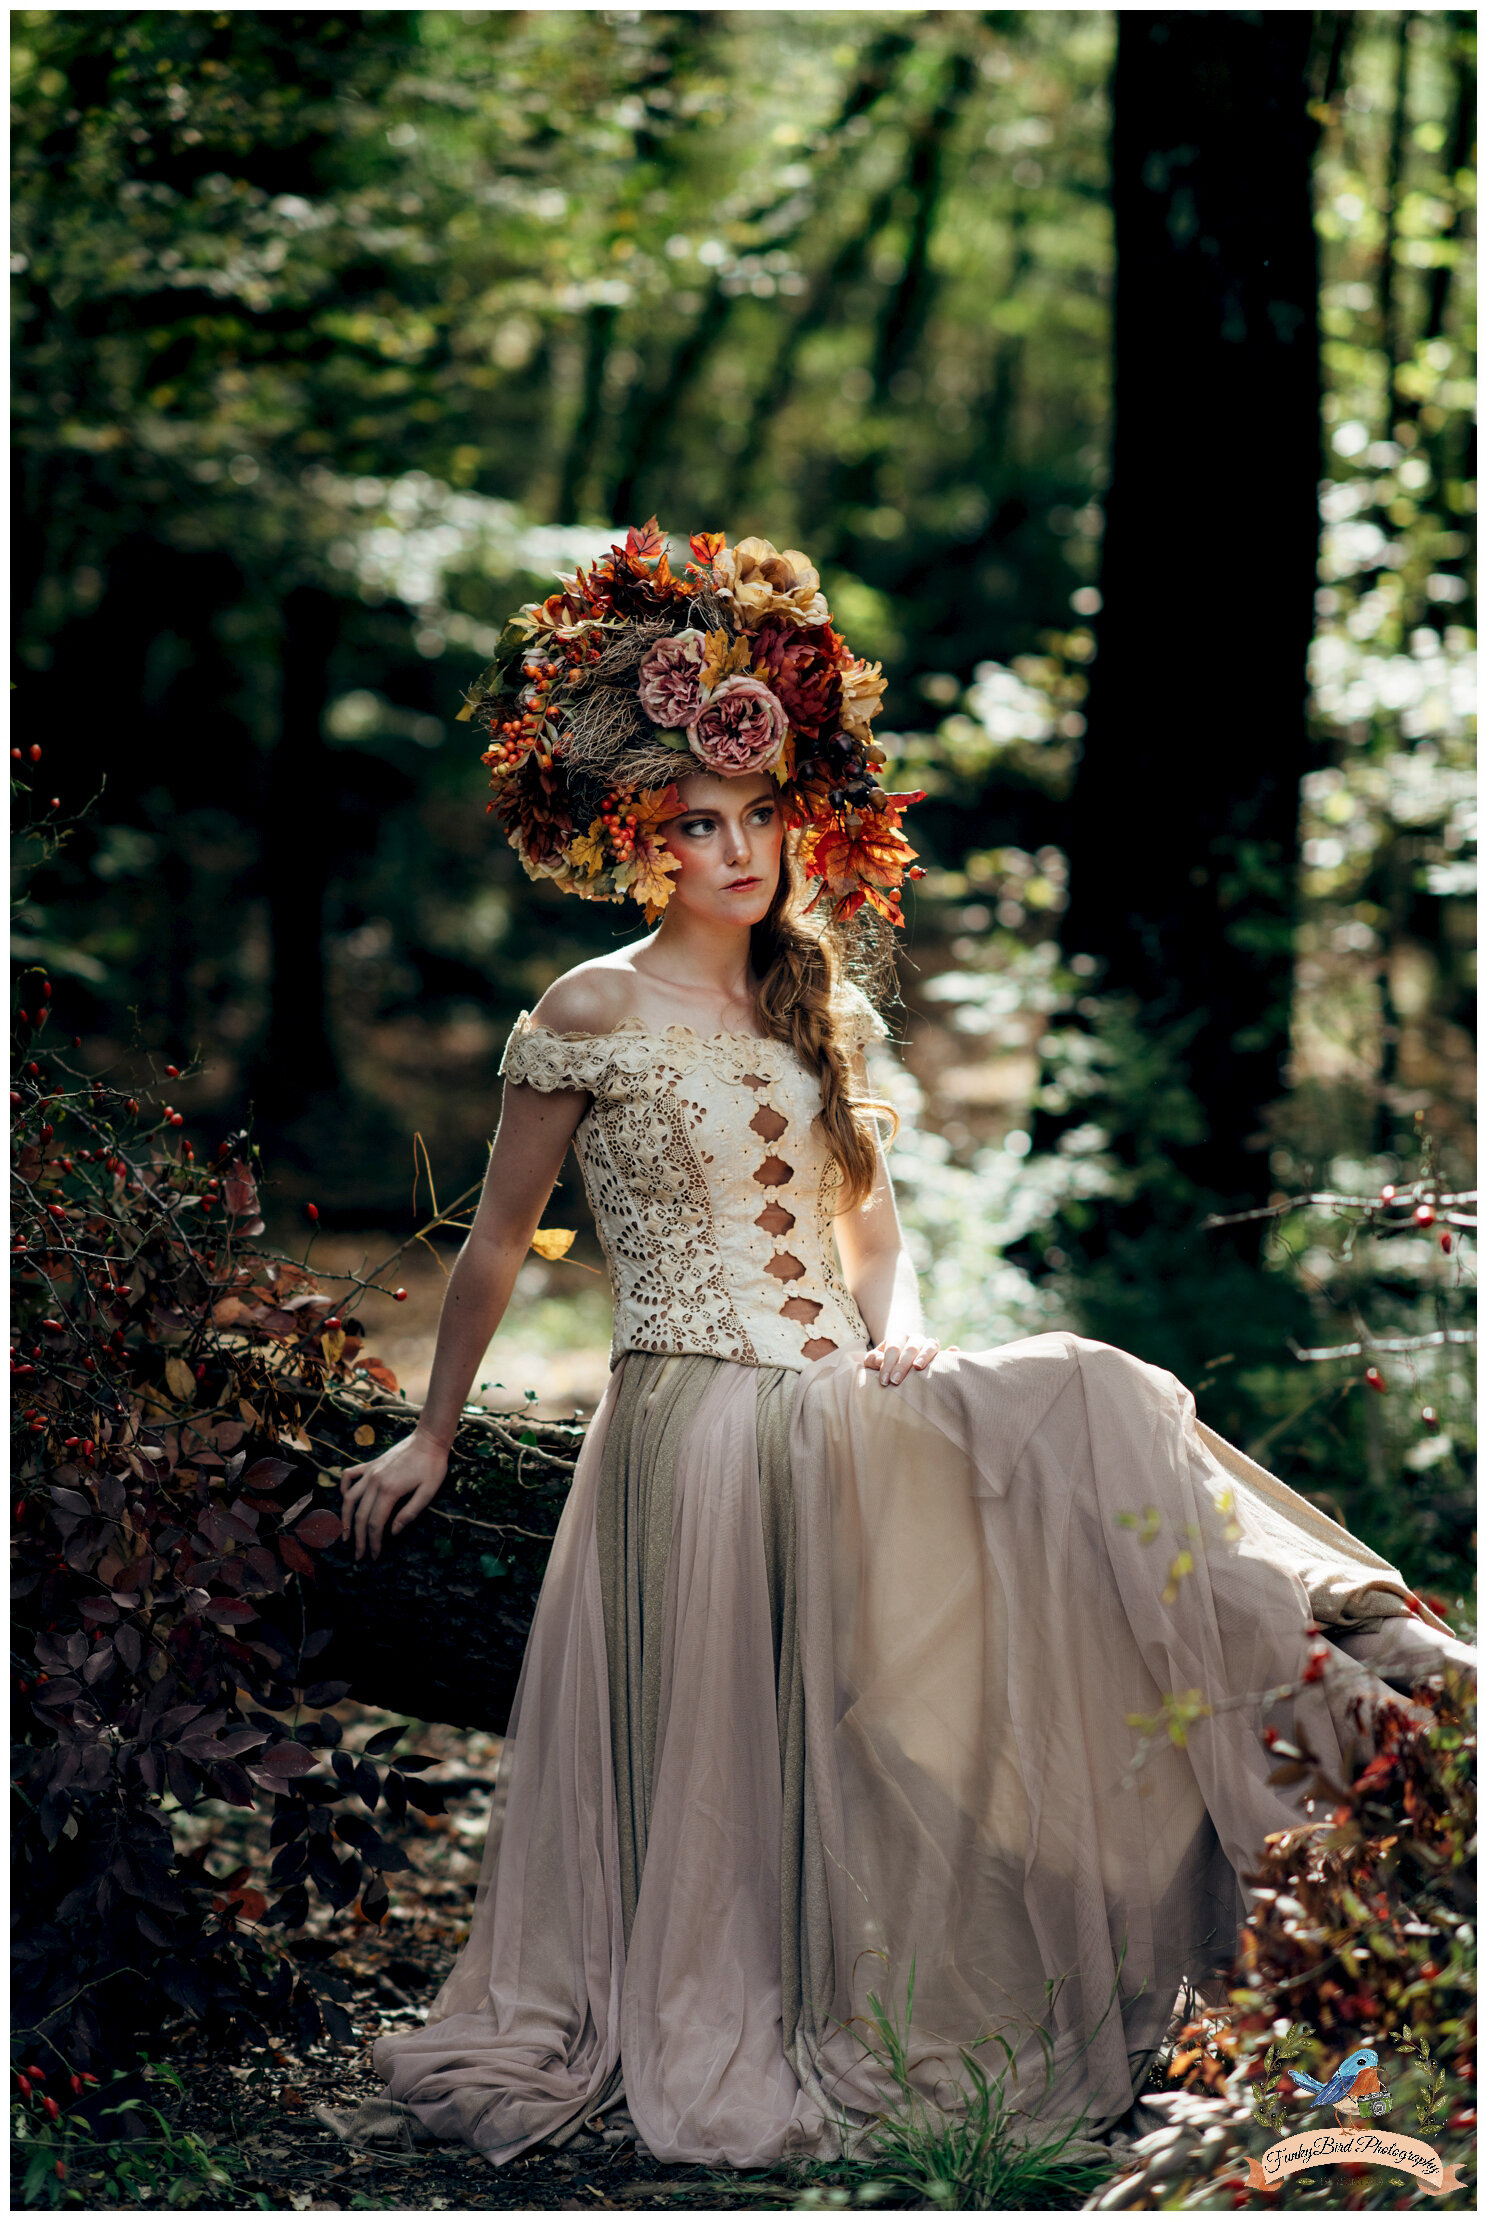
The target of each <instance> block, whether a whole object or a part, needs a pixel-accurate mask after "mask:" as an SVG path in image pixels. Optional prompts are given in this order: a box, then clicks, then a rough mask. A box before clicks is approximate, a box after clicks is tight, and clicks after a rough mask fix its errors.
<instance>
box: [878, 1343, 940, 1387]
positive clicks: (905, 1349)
mask: <svg viewBox="0 0 1487 2221" xmlns="http://www.w3.org/2000/svg"><path fill="white" fill-rule="evenodd" d="M939 1350H940V1345H939V1343H938V1342H937V1341H936V1340H935V1339H934V1337H933V1335H929V1334H911V1335H909V1336H908V1337H907V1339H906V1340H905V1341H903V1342H879V1343H878V1344H877V1346H876V1347H875V1348H874V1349H870V1350H868V1351H866V1352H865V1353H864V1356H863V1360H862V1362H863V1364H864V1365H865V1366H867V1367H868V1369H869V1370H870V1371H872V1372H875V1373H876V1374H877V1376H878V1385H879V1387H880V1388H897V1387H899V1386H900V1384H901V1383H902V1382H904V1381H906V1380H907V1379H908V1377H909V1375H910V1373H922V1372H923V1371H924V1368H925V1367H926V1365H931V1364H933V1362H934V1360H935V1358H936V1357H937V1356H938V1355H939Z"/></svg>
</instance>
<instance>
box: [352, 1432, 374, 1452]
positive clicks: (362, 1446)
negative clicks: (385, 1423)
mask: <svg viewBox="0 0 1487 2221" xmlns="http://www.w3.org/2000/svg"><path fill="white" fill-rule="evenodd" d="M351 1439H352V1441H353V1442H354V1443H355V1444H356V1447H357V1448H358V1450H369V1449H370V1448H371V1447H372V1444H373V1443H374V1442H375V1441H376V1439H377V1429H376V1428H375V1427H358V1428H357V1430H356V1432H355V1434H354V1435H353V1436H352V1437H351Z"/></svg>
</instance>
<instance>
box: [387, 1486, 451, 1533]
mask: <svg viewBox="0 0 1487 2221" xmlns="http://www.w3.org/2000/svg"><path fill="white" fill-rule="evenodd" d="M438 1493H439V1484H438V1482H437V1481H434V1482H432V1483H431V1482H429V1481H423V1482H421V1483H420V1484H419V1486H418V1487H417V1488H415V1489H414V1491H413V1494H412V1495H411V1496H410V1497H409V1498H408V1501H407V1503H406V1504H404V1506H403V1508H402V1510H401V1511H400V1512H398V1513H397V1515H396V1516H395V1518H394V1520H393V1523H392V1531H393V1533H394V1534H395V1535H400V1534H401V1533H402V1531H403V1529H404V1528H405V1527H406V1526H407V1524H408V1522H409V1520H410V1519H416V1518H417V1517H418V1514H419V1513H420V1512H421V1511H422V1510H423V1508H424V1505H425V1504H431V1503H432V1502H433V1500H434V1498H435V1497H436V1496H437V1495H438Z"/></svg>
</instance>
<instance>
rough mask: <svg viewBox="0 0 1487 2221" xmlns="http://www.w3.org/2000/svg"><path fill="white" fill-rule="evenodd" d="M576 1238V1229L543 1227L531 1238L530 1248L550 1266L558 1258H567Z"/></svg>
mask: <svg viewBox="0 0 1487 2221" xmlns="http://www.w3.org/2000/svg"><path fill="white" fill-rule="evenodd" d="M577 1238H578V1230H577V1228H576V1227H570V1226H544V1227H542V1228H540V1229H539V1230H538V1232H537V1233H535V1234H534V1235H533V1236H532V1247H533V1249H535V1250H536V1252H537V1254H538V1256H539V1257H545V1258H546V1259H547V1261H548V1263H549V1264H550V1265H551V1264H555V1263H556V1262H557V1260H558V1258H560V1257H566V1256H567V1254H568V1252H569V1250H570V1249H571V1248H572V1247H573V1244H574V1242H575V1241H576V1240H577Z"/></svg>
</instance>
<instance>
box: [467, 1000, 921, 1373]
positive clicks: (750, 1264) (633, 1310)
mask: <svg viewBox="0 0 1487 2221" xmlns="http://www.w3.org/2000/svg"><path fill="white" fill-rule="evenodd" d="M848 1007H849V1014H850V1018H851V1025H850V1026H849V1033H851V1034H855V1037H856V1043H857V1045H859V1046H860V1045H861V1044H862V1043H863V1042H865V1041H867V1040H870V1039H873V1038H875V1037H879V1036H881V1035H882V1034H883V1032H884V1030H885V1029H884V1027H883V1024H882V1021H881V1020H880V1019H879V1017H878V1016H877V1013H876V1012H875V1011H874V1010H873V1008H872V1006H871V1004H869V1003H868V1001H867V1000H866V998H865V997H864V996H861V995H859V994H857V993H856V991H855V990H853V991H850V992H849V998H848ZM501 1072H502V1076H503V1077H504V1078H506V1079H508V1080H520V1081H523V1082H525V1083H526V1085H528V1086H530V1087H539V1088H543V1089H547V1090H551V1089H554V1088H582V1089H584V1090H585V1091H586V1092H587V1093H588V1094H589V1096H590V1097H591V1098H592V1100H591V1102H590V1105H589V1108H588V1110H587V1111H586V1112H585V1113H584V1116H583V1118H582V1119H581V1120H580V1121H579V1125H578V1130H577V1132H576V1133H575V1135H574V1137H573V1146H574V1150H575V1152H576V1154H577V1157H578V1162H579V1167H580V1169H581V1171H582V1173H583V1182H584V1187H585V1189H586V1190H587V1193H588V1198H589V1206H590V1209H591V1210H592V1211H593V1214H594V1223H595V1225H596V1227H597V1229H598V1233H599V1240H600V1242H601V1243H602V1245H603V1248H604V1254H605V1258H606V1260H607V1262H608V1265H609V1278H610V1286H611V1289H612V1291H613V1295H614V1343H613V1353H612V1354H613V1357H614V1358H618V1357H619V1356H620V1355H621V1354H622V1353H623V1352H624V1351H625V1350H664V1351H696V1352H699V1353H701V1354H702V1355H703V1356H707V1357H726V1358H731V1359H733V1360H734V1361H735V1362H737V1363H739V1364H744V1365H783V1366H788V1367H789V1368H791V1369H792V1370H795V1371H799V1370H800V1369H802V1368H803V1367H804V1366H805V1365H807V1364H808V1363H810V1362H811V1361H812V1360H814V1359H815V1358H818V1357H824V1356H825V1355H826V1354H827V1352H828V1351H830V1350H833V1349H847V1348H860V1347H862V1346H863V1345H864V1344H865V1343H867V1342H869V1341H870V1340H871V1336H870V1335H869V1333H868V1331H867V1327H866V1325H865V1324H864V1322H863V1319H862V1315H861V1313H860V1312H859V1311H858V1309H857V1306H856V1304H855V1303H854V1302H853V1300H852V1297H851V1294H850V1292H849V1291H848V1289H847V1288H846V1286H845V1285H844V1283H843V1281H842V1277H841V1273H840V1271H839V1269H838V1265H837V1259H836V1247H835V1242H834V1240H833V1236H832V1217H833V1206H834V1201H835V1196H836V1191H837V1188H838V1186H839V1184H840V1179H841V1173H840V1169H839V1167H838V1165H837V1162H836V1159H835V1158H834V1157H833V1156H832V1155H831V1153H830V1151H829V1150H828V1148H827V1146H826V1143H825V1140H824V1137H823V1136H822V1133H821V1130H820V1127H819V1126H818V1125H817V1124H816V1123H815V1119H816V1114H817V1112H818V1111H819V1109H820V1107H821V1089H820V1082H819V1081H818V1080H817V1079H816V1078H815V1077H814V1075H813V1074H812V1073H810V1072H808V1071H807V1070H806V1068H805V1066H804V1065H802V1064H801V1062H800V1060H799V1059H798V1058H797V1057H796V1055H795V1053H794V1051H793V1050H791V1049H789V1048H787V1047H786V1046H785V1045H784V1043H782V1042H779V1041H760V1040H756V1039H755V1038H754V1037H753V1036H752V1035H750V1034H741V1033H724V1034H698V1033H694V1032H693V1031H692V1030H691V1028H690V1027H689V1026H667V1027H665V1028H664V1029H661V1030H658V1029H656V1028H654V1027H647V1026H645V1025H643V1024H642V1023H641V1022H640V1021H639V1020H638V1019H634V1018H627V1019H625V1020H624V1021H623V1022H622V1023H621V1024H620V1025H619V1026H617V1027H616V1028H615V1029H614V1031H613V1032H611V1033H603V1034H572V1033H554V1032H553V1031H552V1030H551V1029H550V1028H549V1027H547V1026H539V1025H534V1024H533V1022H532V1020H531V1018H530V1017H529V1016H528V1014H527V1013H526V1011H523V1012H522V1014H521V1016H520V1017H519V1018H518V1019H517V1021H516V1024H515V1025H514V1026H513V1027H512V1029H511V1035H510V1038H509V1039H508V1041H507V1043H506V1051H505V1054H504V1056H503V1057H502V1059H501Z"/></svg>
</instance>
